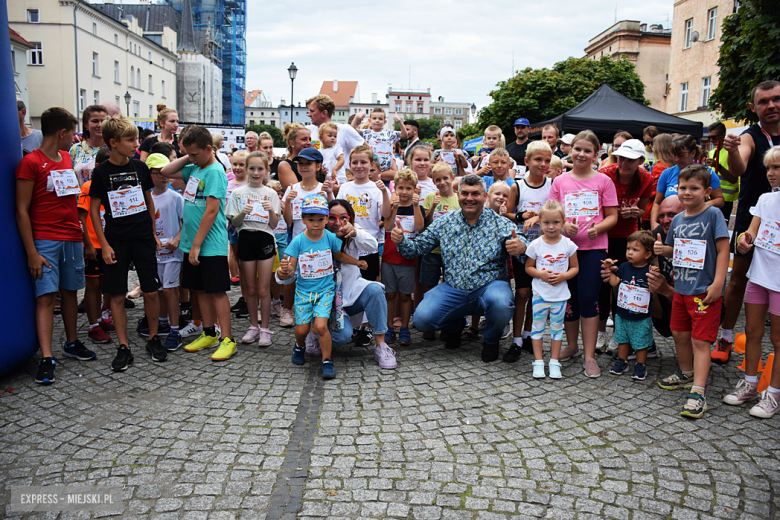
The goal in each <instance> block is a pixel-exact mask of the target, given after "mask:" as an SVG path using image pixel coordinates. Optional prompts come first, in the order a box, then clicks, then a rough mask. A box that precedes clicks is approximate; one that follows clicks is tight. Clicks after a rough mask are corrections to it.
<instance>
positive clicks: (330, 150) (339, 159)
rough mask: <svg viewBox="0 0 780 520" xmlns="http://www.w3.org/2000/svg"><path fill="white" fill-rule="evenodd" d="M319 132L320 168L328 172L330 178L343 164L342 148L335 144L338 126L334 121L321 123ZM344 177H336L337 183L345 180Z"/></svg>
mask: <svg viewBox="0 0 780 520" xmlns="http://www.w3.org/2000/svg"><path fill="white" fill-rule="evenodd" d="M319 133H320V153H321V154H322V168H323V170H325V171H327V172H328V176H330V177H331V178H332V177H333V174H334V173H335V172H338V171H339V170H340V169H341V168H342V167H343V166H344V149H343V148H341V147H340V146H339V145H338V144H336V142H337V139H338V135H339V127H338V126H336V123H331V122H327V123H322V124H321V125H320V129H319ZM346 180H347V179H346V177H344V178H343V179H338V181H339V183H342V182H346Z"/></svg>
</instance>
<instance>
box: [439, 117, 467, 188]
mask: <svg viewBox="0 0 780 520" xmlns="http://www.w3.org/2000/svg"><path fill="white" fill-rule="evenodd" d="M439 138H440V139H441V150H436V151H434V152H433V162H434V163H437V162H439V161H442V162H443V163H446V164H448V165H449V166H450V168H452V175H453V176H455V177H459V176H463V175H466V173H470V172H471V168H470V167H469V158H468V155H466V152H464V151H463V150H460V149H457V148H455V147H456V146H457V145H458V136H457V134H456V133H455V129H453V128H452V127H451V126H445V127H443V128H442V129H441V130H439Z"/></svg>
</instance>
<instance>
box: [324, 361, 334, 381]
mask: <svg viewBox="0 0 780 520" xmlns="http://www.w3.org/2000/svg"><path fill="white" fill-rule="evenodd" d="M334 377H336V368H335V367H334V366H333V361H331V360H330V359H326V360H325V361H323V362H322V378H323V379H333V378H334Z"/></svg>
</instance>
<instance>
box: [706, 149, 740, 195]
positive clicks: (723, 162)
mask: <svg viewBox="0 0 780 520" xmlns="http://www.w3.org/2000/svg"><path fill="white" fill-rule="evenodd" d="M717 151H718V150H717V148H714V149H712V150H710V159H713V158H714V157H715V153H717ZM728 157H729V153H728V152H727V151H726V150H725V149H724V148H721V149H720V154H719V156H718V162H717V163H716V164H715V167H714V168H713V169H714V170H715V173H717V174H718V177H719V178H720V189H721V190H722V191H723V199H724V200H725V201H726V202H734V201H735V200H737V197H739V180H737V182H735V183H731V182H727V181H725V180H723V177H721V175H720V169H721V168H725V169H727V170H728V168H729V161H728Z"/></svg>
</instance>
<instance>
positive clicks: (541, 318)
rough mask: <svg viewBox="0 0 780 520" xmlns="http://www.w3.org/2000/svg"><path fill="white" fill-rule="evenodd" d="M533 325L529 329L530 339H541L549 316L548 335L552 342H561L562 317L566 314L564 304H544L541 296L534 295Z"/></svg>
mask: <svg viewBox="0 0 780 520" xmlns="http://www.w3.org/2000/svg"><path fill="white" fill-rule="evenodd" d="M533 308H534V324H533V328H532V329H531V339H542V337H543V336H542V335H543V334H544V328H545V325H546V324H547V315H548V314H549V315H550V333H551V334H552V339H553V341H562V340H563V316H564V314H566V302H546V301H544V299H543V298H542V297H541V296H538V295H536V294H534V298H533Z"/></svg>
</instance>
